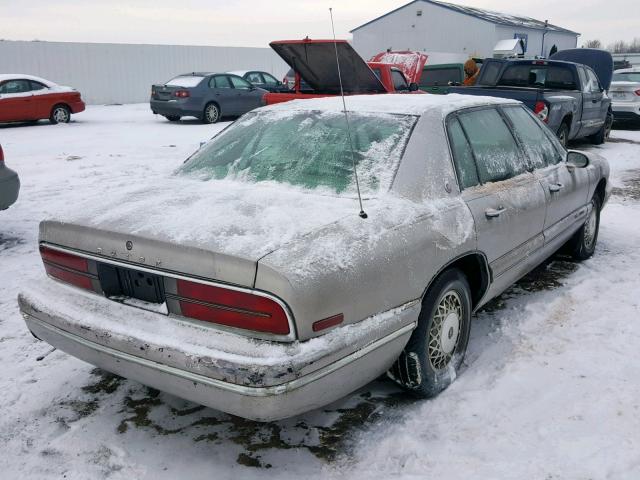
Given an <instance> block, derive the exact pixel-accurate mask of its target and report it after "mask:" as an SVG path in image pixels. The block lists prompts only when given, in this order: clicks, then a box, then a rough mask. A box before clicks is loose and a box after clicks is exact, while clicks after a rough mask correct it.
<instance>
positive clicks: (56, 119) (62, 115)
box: [49, 105, 71, 125]
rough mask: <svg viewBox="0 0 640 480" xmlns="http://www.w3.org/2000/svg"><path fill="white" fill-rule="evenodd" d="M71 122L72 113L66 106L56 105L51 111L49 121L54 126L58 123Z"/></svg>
mask: <svg viewBox="0 0 640 480" xmlns="http://www.w3.org/2000/svg"><path fill="white" fill-rule="evenodd" d="M69 120H71V111H70V110H69V107H67V106H66V105H56V106H55V107H53V109H52V110H51V115H50V116H49V121H50V122H51V123H53V124H54V125H55V124H57V123H69Z"/></svg>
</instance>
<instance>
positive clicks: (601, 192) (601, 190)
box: [594, 178, 607, 206]
mask: <svg viewBox="0 0 640 480" xmlns="http://www.w3.org/2000/svg"><path fill="white" fill-rule="evenodd" d="M606 192H607V179H606V178H601V179H600V182H598V186H597V187H596V190H595V192H594V195H597V196H598V198H599V199H600V206H602V205H603V204H604V199H605V196H606V194H607V193H606Z"/></svg>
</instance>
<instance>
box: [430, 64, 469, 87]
mask: <svg viewBox="0 0 640 480" xmlns="http://www.w3.org/2000/svg"><path fill="white" fill-rule="evenodd" d="M449 82H452V83H460V82H462V73H461V72H460V69H459V68H457V67H451V68H434V69H425V70H424V71H423V72H422V78H421V79H420V86H421V87H437V86H442V85H448V84H449Z"/></svg>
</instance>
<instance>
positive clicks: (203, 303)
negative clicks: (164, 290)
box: [177, 280, 290, 335]
mask: <svg viewBox="0 0 640 480" xmlns="http://www.w3.org/2000/svg"><path fill="white" fill-rule="evenodd" d="M177 286H178V297H179V299H178V300H179V302H180V309H181V311H182V315H184V316H185V317H189V318H195V319H197V320H202V321H205V322H211V323H217V324H220V325H226V326H229V327H236V328H242V329H246V330H253V331H256V332H267V333H274V334H277V335H287V334H289V332H290V330H289V320H288V318H287V314H286V313H285V311H284V309H283V307H282V306H281V305H280V304H279V303H277V302H276V301H274V300H272V299H270V298H267V297H263V296H261V295H254V294H251V293H245V292H239V291H236V290H230V289H227V288H222V287H214V286H212V285H204V284H202V283H195V282H189V281H187V280H178V281H177Z"/></svg>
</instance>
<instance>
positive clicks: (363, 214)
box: [329, 8, 368, 218]
mask: <svg viewBox="0 0 640 480" xmlns="http://www.w3.org/2000/svg"><path fill="white" fill-rule="evenodd" d="M329 15H330V17H331V30H332V31H333V46H334V48H335V50H336V66H337V67H338V82H339V83H340V96H341V97H342V107H343V108H344V119H345V121H346V122H347V138H348V139H349V148H350V149H351V163H352V164H353V176H354V178H355V179H356V190H357V191H358V202H359V203H360V213H359V215H360V218H367V217H368V215H367V214H366V213H365V211H364V209H363V208H362V195H360V182H359V181H358V172H357V170H356V152H355V150H354V149H353V141H352V140H351V127H350V125H349V114H348V113H347V103H346V102H345V100H344V89H343V88H342V74H341V73H340V60H339V59H338V41H337V40H336V29H335V27H334V26H333V8H329Z"/></svg>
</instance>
